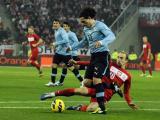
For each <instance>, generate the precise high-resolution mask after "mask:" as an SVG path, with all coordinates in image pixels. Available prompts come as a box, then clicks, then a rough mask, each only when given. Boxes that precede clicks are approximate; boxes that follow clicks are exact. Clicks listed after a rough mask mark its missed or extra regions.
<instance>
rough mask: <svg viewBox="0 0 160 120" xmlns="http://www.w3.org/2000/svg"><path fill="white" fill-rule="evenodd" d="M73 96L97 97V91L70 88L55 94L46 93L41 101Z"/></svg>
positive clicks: (84, 88)
mask: <svg viewBox="0 0 160 120" xmlns="http://www.w3.org/2000/svg"><path fill="white" fill-rule="evenodd" d="M73 95H80V96H95V89H93V88H86V87H82V88H68V89H64V90H58V91H55V92H50V93H45V94H42V95H41V98H40V99H41V100H46V99H48V98H52V97H56V96H66V97H69V96H73Z"/></svg>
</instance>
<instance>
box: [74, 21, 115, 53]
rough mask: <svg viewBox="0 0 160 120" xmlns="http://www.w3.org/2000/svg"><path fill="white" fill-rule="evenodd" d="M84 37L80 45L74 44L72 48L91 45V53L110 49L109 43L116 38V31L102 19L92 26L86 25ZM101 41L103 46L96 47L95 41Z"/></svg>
mask: <svg viewBox="0 0 160 120" xmlns="http://www.w3.org/2000/svg"><path fill="white" fill-rule="evenodd" d="M83 32H84V37H83V39H82V40H81V41H80V42H79V44H78V45H76V46H73V47H72V50H77V49H79V48H82V47H85V46H89V49H90V52H91V53H97V52H104V51H109V48H108V45H109V44H110V43H112V42H113V41H114V40H115V35H114V33H113V32H112V31H111V30H110V29H109V28H108V27H107V26H106V25H105V24H104V23H103V22H100V21H96V22H95V24H94V25H93V26H92V27H91V28H87V27H84V29H83ZM97 41H100V42H101V46H100V47H98V48H96V47H95V42H97Z"/></svg>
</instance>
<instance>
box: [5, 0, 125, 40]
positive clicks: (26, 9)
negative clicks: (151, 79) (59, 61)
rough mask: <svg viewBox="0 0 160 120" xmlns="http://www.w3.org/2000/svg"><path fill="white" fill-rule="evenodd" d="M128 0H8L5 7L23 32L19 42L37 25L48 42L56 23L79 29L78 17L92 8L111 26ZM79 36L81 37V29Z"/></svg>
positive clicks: (98, 17) (38, 30)
mask: <svg viewBox="0 0 160 120" xmlns="http://www.w3.org/2000/svg"><path fill="white" fill-rule="evenodd" d="M122 1H124V0H119V1H117V0H98V1H97V0H86V1H82V0H72V2H70V1H69V0H4V4H5V6H6V8H7V9H8V11H9V13H10V14H11V18H12V22H13V23H14V24H15V26H16V28H17V31H18V33H19V35H18V40H23V39H24V36H25V31H26V29H27V27H28V26H29V25H33V26H34V27H35V28H36V33H38V34H39V35H40V36H41V37H42V38H43V39H44V40H45V42H46V43H50V42H51V41H53V34H52V28H51V26H52V25H51V24H52V20H53V19H55V18H58V19H60V20H61V21H66V20H67V21H69V22H71V23H72V24H73V25H74V28H75V29H77V28H78V29H79V28H80V26H79V25H78V24H77V23H78V21H77V17H78V15H79V11H80V10H81V9H82V8H84V7H86V6H91V7H93V8H95V9H96V10H97V11H101V12H99V13H100V14H99V15H98V16H97V19H99V20H101V21H105V23H107V25H111V24H112V22H113V21H114V20H115V19H116V18H117V16H118V15H119V14H120V12H121V11H122V10H123V9H124V4H123V6H120V4H121V3H122ZM77 32H78V35H79V34H80V35H81V30H80V29H79V31H77Z"/></svg>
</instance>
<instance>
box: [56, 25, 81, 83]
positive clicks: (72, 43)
mask: <svg viewBox="0 0 160 120" xmlns="http://www.w3.org/2000/svg"><path fill="white" fill-rule="evenodd" d="M70 27H71V26H70V24H69V23H68V22H64V23H63V28H64V30H65V31H66V32H67V34H68V38H69V44H70V46H71V47H72V46H75V45H77V44H78V43H79V41H78V38H77V36H76V34H75V33H74V32H72V31H71V30H70ZM71 57H72V59H73V60H75V61H79V60H80V59H79V57H78V51H77V50H75V51H71ZM68 68H69V70H71V71H73V70H76V71H73V72H75V73H76V77H77V79H78V80H79V81H80V82H81V85H82V81H83V78H82V77H81V75H80V74H79V71H78V69H79V65H74V66H72V67H68ZM66 75H67V68H66V67H64V68H63V69H62V74H61V78H60V80H59V81H57V82H56V85H62V84H63V82H64V79H65V76H66Z"/></svg>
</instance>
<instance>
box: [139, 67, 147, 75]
mask: <svg viewBox="0 0 160 120" xmlns="http://www.w3.org/2000/svg"><path fill="white" fill-rule="evenodd" d="M140 68H141V70H142V72H143V74H145V73H146V72H145V68H144V66H140Z"/></svg>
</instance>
